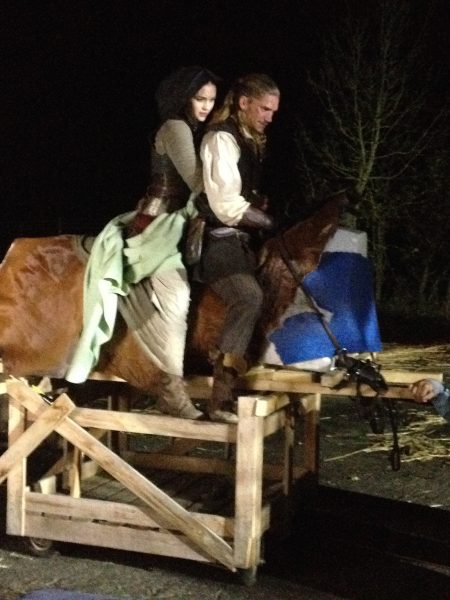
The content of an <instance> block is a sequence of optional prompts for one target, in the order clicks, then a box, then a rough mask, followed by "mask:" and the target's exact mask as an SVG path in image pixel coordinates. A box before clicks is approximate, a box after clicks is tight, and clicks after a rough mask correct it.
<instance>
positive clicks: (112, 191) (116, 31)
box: [0, 0, 450, 255]
mask: <svg viewBox="0 0 450 600" xmlns="http://www.w3.org/2000/svg"><path fill="white" fill-rule="evenodd" d="M412 2H413V4H414V6H415V9H416V10H417V14H419V15H420V13H421V11H423V10H424V7H425V6H427V5H428V4H429V2H427V1H424V0H412ZM448 4H449V3H448V2H447V1H446V0H442V1H438V2H436V11H435V18H434V20H433V23H432V27H433V29H434V39H435V48H434V51H435V54H436V60H439V61H441V62H442V61H443V62H445V61H447V64H448V55H449V52H448V50H449V45H448V42H447V35H448V31H449V30H450V28H449V19H448V8H449V6H448ZM343 6H344V0H335V1H334V2H326V1H324V0H293V1H289V0H277V1H276V2H271V3H270V5H266V4H264V3H259V2H254V1H253V0H251V1H249V2H224V1H216V0H210V1H204V2H198V1H197V0H191V1H184V0H155V1H153V0H150V1H147V2H133V1H113V2H94V1H92V2H89V1H84V0H78V1H74V2H68V1H43V2H20V1H18V2H16V1H14V2H2V4H1V8H0V33H1V35H0V56H1V65H0V66H1V71H0V77H1V79H0V85H1V100H0V103H1V104H0V119H1V120H0V125H1V136H0V140H1V141H0V144H1V146H0V174H1V180H0V181H1V182H0V194H1V203H2V211H1V212H2V218H1V228H0V251H1V253H2V255H3V252H4V250H6V248H7V247H8V246H9V244H10V242H11V241H12V239H14V238H15V237H17V236H34V235H54V234H57V233H81V232H87V233H97V232H98V231H99V230H100V229H101V228H102V227H103V225H104V224H105V223H106V222H107V221H108V220H109V219H110V218H112V217H113V216H115V215H117V214H119V213H121V212H125V211H128V210H132V209H133V208H134V206H135V202H136V200H137V199H138V198H139V197H140V195H141V194H142V193H143V191H144V190H145V187H146V183H147V175H148V135H149V133H150V131H151V130H152V128H153V127H154V126H155V125H156V120H155V117H156V115H155V107H154V103H153V94H154V91H155V88H156V85H157V84H158V82H159V81H160V80H161V79H162V78H163V77H164V76H165V75H167V74H168V73H169V72H170V71H171V70H173V69H175V68H177V67H179V66H181V65H186V64H201V65H203V66H205V67H208V68H210V69H212V70H213V71H215V72H217V73H218V74H219V75H220V76H222V78H223V82H224V85H223V90H226V88H227V86H228V84H229V83H230V82H231V81H232V80H233V79H234V78H235V77H237V76H239V75H241V74H244V73H246V72H250V71H264V72H266V73H268V74H270V75H271V76H272V77H273V78H274V79H275V80H276V81H277V83H278V84H279V86H280V88H281V90H282V103H281V108H280V112H279V115H278V117H277V119H276V122H275V123H274V124H273V125H272V128H271V136H272V147H273V148H275V149H276V152H275V153H274V154H275V155H276V156H277V157H278V167H279V168H278V169H277V170H276V172H277V177H278V178H279V181H280V185H284V184H287V183H288V182H289V181H291V177H290V171H291V169H292V168H293V160H294V159H293V157H292V146H291V140H290V137H289V136H290V133H291V130H292V115H293V113H294V112H296V111H298V112H300V113H301V114H302V115H303V117H304V118H305V116H306V117H307V118H311V119H313V118H314V106H311V105H308V99H307V96H306V94H305V93H304V90H305V73H306V70H307V69H308V68H309V67H311V66H313V65H314V62H315V60H316V59H317V56H318V42H319V40H320V39H321V37H323V36H326V35H327V32H329V31H331V30H332V29H333V26H334V23H335V22H336V21H337V19H336V15H337V14H338V13H339V10H341V9H342V8H343ZM444 72H445V71H444ZM447 72H448V70H447ZM446 86H448V81H446V82H444V81H443V87H444V88H445V87H446ZM437 93H439V91H438V92H437Z"/></svg>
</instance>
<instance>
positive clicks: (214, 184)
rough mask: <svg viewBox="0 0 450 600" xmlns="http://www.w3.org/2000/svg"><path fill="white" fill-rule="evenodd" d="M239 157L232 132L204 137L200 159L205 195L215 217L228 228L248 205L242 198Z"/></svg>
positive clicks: (237, 219) (215, 133)
mask: <svg viewBox="0 0 450 600" xmlns="http://www.w3.org/2000/svg"><path fill="white" fill-rule="evenodd" d="M240 155H241V151H240V149H239V146H238V144H237V142H236V139H235V138H234V136H233V135H231V133H227V132H225V131H210V132H209V133H207V134H206V135H205V137H204V138H203V141H202V145H201V149H200V157H201V159H202V162H203V185H204V188H205V192H206V195H207V197H208V202H209V205H210V207H211V209H212V210H213V212H214V214H215V215H216V217H217V218H218V219H220V221H222V223H225V224H226V225H229V226H233V225H237V224H238V223H239V221H240V220H241V219H242V215H243V214H244V212H245V211H246V210H247V208H248V207H249V206H250V202H247V200H245V198H244V197H243V196H242V195H241V191H242V180H241V175H240V173H239V169H238V161H239V158H240Z"/></svg>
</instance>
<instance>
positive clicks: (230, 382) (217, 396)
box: [209, 353, 246, 423]
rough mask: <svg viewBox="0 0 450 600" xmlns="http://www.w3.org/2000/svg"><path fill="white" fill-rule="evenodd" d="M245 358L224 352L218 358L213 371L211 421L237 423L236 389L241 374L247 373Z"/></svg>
mask: <svg viewBox="0 0 450 600" xmlns="http://www.w3.org/2000/svg"><path fill="white" fill-rule="evenodd" d="M245 371H246V363H245V361H244V359H242V358H241V357H238V356H234V355H232V354H222V353H220V354H219V356H218V357H217V358H216V360H215V362H214V371H213V376H214V379H213V387H212V392H211V403H210V409H209V418H210V419H211V421H222V422H225V423H237V422H238V417H237V415H236V413H235V412H233V409H234V403H235V401H234V389H235V387H236V382H237V379H238V377H239V374H242V373H245Z"/></svg>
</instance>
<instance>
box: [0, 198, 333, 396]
mask: <svg viewBox="0 0 450 600" xmlns="http://www.w3.org/2000/svg"><path fill="white" fill-rule="evenodd" d="M344 203H345V196H344V195H343V194H340V195H337V196H335V197H334V198H332V199H331V200H329V201H328V202H327V203H326V204H324V205H323V207H322V208H321V209H320V210H319V211H317V213H315V215H313V216H312V217H310V218H309V219H307V220H306V221H302V222H300V223H297V224H296V225H294V226H292V227H291V228H290V229H289V230H287V231H286V232H285V233H284V234H283V241H284V243H285V246H286V247H287V249H288V251H289V253H290V255H291V257H292V259H293V260H294V261H296V264H297V266H298V268H299V269H300V271H301V273H302V274H303V275H305V274H307V273H309V272H310V271H312V270H314V269H315V268H316V267H317V265H318V263H319V260H320V255H321V253H322V251H323V248H324V246H325V244H326V242H327V241H328V240H329V239H330V237H331V236H332V235H333V233H334V232H335V230H336V228H337V224H338V219H339V214H340V211H341V207H342V206H343V204H344ZM261 262H262V267H261V281H262V285H263V287H264V290H265V297H266V299H265V310H264V313H263V317H262V319H261V322H260V324H259V327H258V332H259V334H262V336H264V334H267V333H268V332H270V331H271V330H273V329H274V328H275V327H276V325H277V324H278V322H279V319H280V317H281V315H282V314H283V312H284V311H285V309H286V308H287V306H288V305H289V303H290V302H291V301H292V299H293V297H294V295H295V291H296V287H297V284H296V283H295V282H294V280H293V278H292V276H291V274H290V273H289V271H288V269H287V268H286V265H285V264H284V262H283V260H282V258H281V256H280V253H279V250H278V245H277V243H276V241H275V238H274V239H272V240H269V241H268V242H266V244H265V245H264V247H263V249H262V255H261ZM84 270H85V264H84V262H83V261H82V260H81V258H80V257H79V255H78V254H77V252H76V251H75V250H74V236H70V235H60V236H55V237H47V238H20V239H17V240H15V241H14V242H13V244H12V246H11V247H10V249H9V251H8V252H7V254H6V256H5V259H4V260H3V262H2V264H1V266H0V358H1V359H2V360H3V363H4V370H5V372H6V373H9V374H12V375H15V376H17V377H20V376H23V377H29V376H45V375H47V376H49V377H55V378H64V374H65V373H66V370H67V367H68V365H69V363H70V360H71V357H72V355H73V352H74V350H75V347H76V345H77V342H78V339H79V335H80V332H81V329H82V320H83V315H82V305H83V276H84ZM197 296H198V297H197ZM224 314H225V310H224V307H223V306H222V305H221V303H220V301H219V299H218V298H217V296H215V294H214V293H213V292H212V290H210V289H208V288H207V287H205V288H204V289H202V290H200V292H199V294H194V299H193V301H192V303H191V314H190V325H189V335H188V343H187V348H186V358H187V365H188V366H187V369H188V371H190V372H195V371H199V370H204V366H205V364H206V358H207V355H208V351H209V350H211V349H212V348H213V347H214V346H215V344H216V343H217V339H218V336H219V332H220V330H221V326H222V323H223V318H224ZM257 338H258V339H262V337H261V335H258V336H257ZM258 345H259V342H257V340H256V338H255V343H254V346H255V356H256V355H257V354H258ZM95 371H96V372H97V373H99V374H101V375H103V376H105V377H118V378H120V379H124V380H125V381H127V382H128V383H129V384H131V385H133V386H134V387H136V388H138V389H140V390H142V391H145V392H151V391H154V390H155V388H156V386H157V384H158V382H159V378H160V375H161V373H160V370H159V369H158V368H157V367H156V366H155V365H154V364H152V362H151V361H150V360H149V358H148V356H147V355H146V354H145V353H144V352H143V351H142V349H141V348H140V346H139V343H138V342H137V341H136V339H135V338H134V336H133V334H132V333H131V332H130V331H129V330H128V329H127V327H126V325H125V323H124V321H123V320H122V319H121V318H120V316H119V318H118V320H117V324H116V328H115V332H114V335H113V337H112V339H111V340H110V341H109V342H108V343H107V344H105V345H104V346H103V347H102V349H101V354H100V359H99V362H98V364H97V365H96V367H95Z"/></svg>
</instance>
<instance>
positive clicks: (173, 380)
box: [155, 373, 203, 419]
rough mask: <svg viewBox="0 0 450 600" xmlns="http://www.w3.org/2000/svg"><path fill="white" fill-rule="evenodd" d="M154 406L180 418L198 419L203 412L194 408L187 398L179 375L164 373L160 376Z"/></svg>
mask: <svg viewBox="0 0 450 600" xmlns="http://www.w3.org/2000/svg"><path fill="white" fill-rule="evenodd" d="M155 406H156V408H157V409H158V410H159V411H160V412H162V413H164V414H166V415H171V416H173V417H179V418H180V419H200V417H203V413H202V412H201V411H200V410H198V409H196V408H195V406H194V405H193V404H192V400H191V399H190V398H189V394H188V393H187V390H186V384H185V382H184V380H183V378H182V377H180V376H179V375H171V374H170V373H164V374H163V375H162V377H161V384H160V389H159V397H158V400H157V402H156V405H155Z"/></svg>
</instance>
